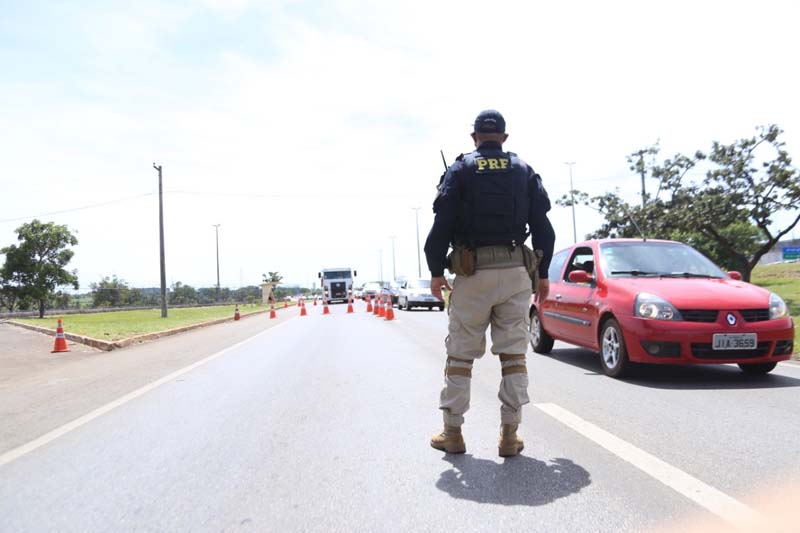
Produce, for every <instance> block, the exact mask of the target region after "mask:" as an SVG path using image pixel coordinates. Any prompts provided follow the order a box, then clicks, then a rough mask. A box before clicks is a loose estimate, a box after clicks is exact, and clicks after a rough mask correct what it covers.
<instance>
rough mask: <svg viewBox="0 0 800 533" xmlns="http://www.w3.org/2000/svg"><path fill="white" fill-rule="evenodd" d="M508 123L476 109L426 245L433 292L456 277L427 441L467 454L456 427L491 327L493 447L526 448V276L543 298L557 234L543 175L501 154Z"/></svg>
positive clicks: (444, 183)
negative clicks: (522, 427)
mask: <svg viewBox="0 0 800 533" xmlns="http://www.w3.org/2000/svg"><path fill="white" fill-rule="evenodd" d="M505 128H506V123H505V120H504V119H503V116H502V115H501V114H500V113H499V112H497V111H495V110H486V111H482V112H481V113H480V114H479V115H478V117H477V118H476V119H475V123H474V129H473V132H472V134H471V135H472V139H473V141H474V142H475V148H476V150H475V151H474V152H471V153H469V154H466V155H464V154H462V155H460V156H459V157H458V158H457V159H456V161H455V162H454V163H453V164H452V165H451V166H450V167H449V168H448V169H447V171H446V172H445V174H444V176H442V180H441V182H440V184H439V194H438V195H437V197H436V200H435V201H434V203H433V211H434V213H435V214H436V216H435V219H434V222H433V226H432V227H431V230H430V233H429V234H428V239H427V241H426V242H425V258H426V260H427V262H428V268H429V269H430V272H431V292H432V293H433V295H434V296H436V297H437V298H439V299H440V300H443V297H442V289H443V288H447V289H451V287H450V285H449V284H448V282H447V280H446V279H445V277H444V270H445V267H447V268H448V269H450V271H451V272H453V273H455V274H456V278H455V281H454V282H453V287H452V293H451V294H450V300H449V307H448V315H449V323H448V333H449V334H448V336H447V338H446V339H445V346H446V348H447V362H446V364H445V380H444V388H443V389H442V392H441V395H440V401H439V408H440V409H441V410H442V411H443V414H444V431H442V432H441V433H439V434H437V435H435V436H434V437H433V438H432V439H431V446H433V447H434V448H436V449H439V450H443V451H445V452H448V453H463V452H465V451H466V445H465V444H464V438H463V436H462V434H461V425H462V424H463V423H464V413H466V412H467V410H468V409H469V400H470V380H471V377H472V364H473V361H474V360H475V359H479V358H480V357H482V356H483V353H484V351H485V349H486V328H487V327H488V326H489V325H490V324H491V338H492V353H493V354H495V355H498V356H499V357H500V366H501V374H502V378H501V381H500V392H499V394H498V398H499V399H500V402H501V404H502V405H501V407H500V420H501V428H500V441H499V446H498V452H499V454H500V456H502V457H508V456H513V455H517V454H518V453H519V452H520V451H522V449H523V442H522V439H520V438H519V437H518V436H517V427H518V425H519V423H520V421H521V415H522V406H523V405H525V404H526V403H529V401H530V400H529V398H528V391H527V389H528V375H527V369H526V367H525V353H526V351H527V348H528V323H529V317H528V310H529V307H530V303H531V293H532V288H533V287H532V285H533V284H532V280H536V278H537V276H536V273H537V271H538V281H535V283H536V285H537V286H536V289H537V291H536V292H537V298H539V299H541V300H544V298H545V297H546V296H547V292H548V290H549V287H550V285H549V281H548V279H547V269H548V266H549V264H550V259H551V258H552V256H553V244H554V242H555V234H554V232H553V227H552V225H551V224H550V221H549V220H548V218H547V212H548V211H549V210H550V200H549V198H548V197H547V192H546V191H545V189H544V186H543V185H542V180H541V178H540V177H539V175H538V174H536V173H535V172H534V171H533V169H532V168H531V167H530V166H529V165H528V164H526V163H525V162H524V161H523V160H522V159H520V158H519V157H517V155H516V154H514V153H512V152H505V151H503V143H504V142H505V141H506V139H508V134H507V133H506V132H505ZM529 232H530V234H531V237H532V243H533V248H534V249H535V250H541V252H540V253H539V256H538V266H537V265H536V256H535V255H534V254H533V253H532V252H531V250H530V249H529V248H527V247H526V246H524V243H525V240H526V239H527V237H528V233H529ZM451 245H452V246H453V251H452V253H450V254H449V255H448V248H449V247H450V246H451ZM532 263H533V264H532Z"/></svg>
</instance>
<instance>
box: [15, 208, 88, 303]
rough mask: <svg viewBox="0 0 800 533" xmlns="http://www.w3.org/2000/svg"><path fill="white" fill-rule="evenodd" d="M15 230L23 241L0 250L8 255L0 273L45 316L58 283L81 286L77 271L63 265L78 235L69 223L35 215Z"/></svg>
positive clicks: (75, 286)
mask: <svg viewBox="0 0 800 533" xmlns="http://www.w3.org/2000/svg"><path fill="white" fill-rule="evenodd" d="M16 231H17V240H19V241H20V244H19V245H16V244H12V245H10V246H6V247H5V248H3V249H2V250H0V253H3V254H5V256H6V261H5V264H4V265H3V269H2V274H0V277H2V279H3V280H5V283H6V284H7V286H8V287H9V288H12V292H15V293H16V295H17V297H18V298H19V299H23V298H29V299H30V300H33V301H35V302H36V303H37V304H38V307H39V318H42V317H44V309H45V304H46V303H47V301H48V299H50V297H51V296H53V293H54V291H55V289H56V287H59V286H66V285H71V286H72V287H74V288H75V289H77V288H78V276H77V271H75V270H73V271H72V272H69V271H67V270H65V268H64V267H66V265H67V264H68V263H69V261H70V260H71V259H72V256H73V255H74V252H73V251H72V250H70V249H69V246H75V245H76V244H78V239H77V238H75V236H74V235H72V233H70V231H69V229H68V228H67V226H63V225H57V224H54V223H53V222H47V223H43V222H40V221H39V220H36V219H34V220H33V221H31V222H29V223H27V224H23V225H22V226H20V227H19V228H17V230H16Z"/></svg>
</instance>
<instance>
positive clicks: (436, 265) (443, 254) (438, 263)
mask: <svg viewBox="0 0 800 533" xmlns="http://www.w3.org/2000/svg"><path fill="white" fill-rule="evenodd" d="M458 167H459V162H458V161H456V162H455V163H453V164H452V165H450V168H448V169H447V172H445V174H444V177H443V178H442V183H441V184H440V185H439V194H438V195H437V196H436V199H435V200H434V201H433V212H434V213H435V217H434V219H433V226H431V230H430V232H429V233H428V238H427V239H426V240H425V260H426V261H427V263H428V270H430V272H431V276H434V277H441V276H444V269H445V267H446V266H447V251H448V249H449V247H450V242H451V241H452V240H453V236H454V234H455V230H456V224H457V221H458V204H459V201H460V197H461V195H460V190H459V183H458V173H457V169H458Z"/></svg>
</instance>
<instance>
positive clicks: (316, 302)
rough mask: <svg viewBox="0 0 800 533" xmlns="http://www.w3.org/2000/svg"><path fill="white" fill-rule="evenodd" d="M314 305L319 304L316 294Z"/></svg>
mask: <svg viewBox="0 0 800 533" xmlns="http://www.w3.org/2000/svg"><path fill="white" fill-rule="evenodd" d="M314 305H317V297H316V296H314Z"/></svg>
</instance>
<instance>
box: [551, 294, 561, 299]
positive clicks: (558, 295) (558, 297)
mask: <svg viewBox="0 0 800 533" xmlns="http://www.w3.org/2000/svg"><path fill="white" fill-rule="evenodd" d="M553 298H555V299H556V300H560V299H561V295H560V294H556V295H555V296H553Z"/></svg>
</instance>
